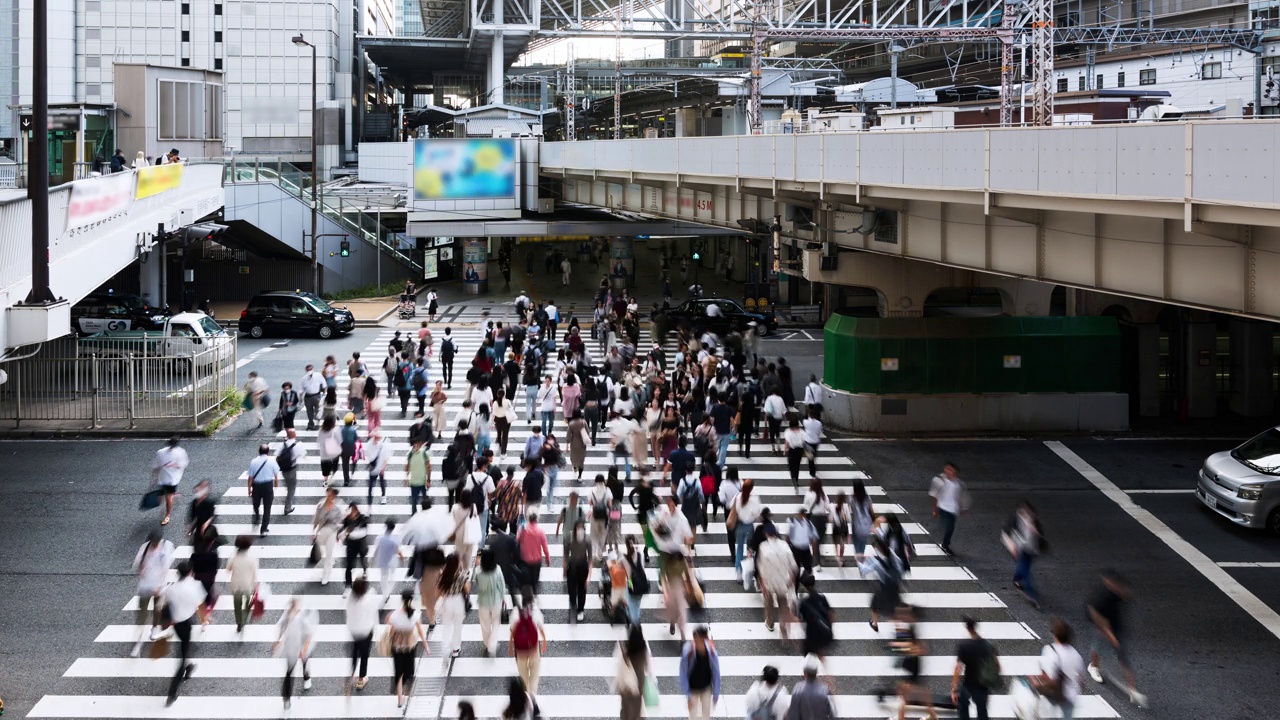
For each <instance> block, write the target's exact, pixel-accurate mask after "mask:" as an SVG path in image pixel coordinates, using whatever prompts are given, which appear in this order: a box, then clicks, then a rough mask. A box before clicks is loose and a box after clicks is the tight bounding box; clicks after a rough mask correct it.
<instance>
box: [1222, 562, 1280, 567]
mask: <svg viewBox="0 0 1280 720" xmlns="http://www.w3.org/2000/svg"><path fill="white" fill-rule="evenodd" d="M1218 567H1220V568H1280V562H1220V563H1218Z"/></svg>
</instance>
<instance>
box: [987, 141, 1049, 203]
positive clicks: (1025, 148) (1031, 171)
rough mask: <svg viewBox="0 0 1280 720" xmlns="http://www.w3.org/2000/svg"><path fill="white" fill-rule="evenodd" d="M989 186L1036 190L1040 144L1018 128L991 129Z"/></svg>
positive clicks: (1002, 189)
mask: <svg viewBox="0 0 1280 720" xmlns="http://www.w3.org/2000/svg"><path fill="white" fill-rule="evenodd" d="M990 133H991V189H992V190H1000V191H1004V192H1010V191H1013V192H1019V191H1021V192H1036V191H1037V190H1038V189H1039V187H1040V164H1039V161H1040V155H1039V152H1038V150H1039V147H1040V143H1039V141H1038V139H1037V137H1036V136H1037V135H1041V134H1043V133H1029V132H1023V131H1021V130H991V131H990Z"/></svg>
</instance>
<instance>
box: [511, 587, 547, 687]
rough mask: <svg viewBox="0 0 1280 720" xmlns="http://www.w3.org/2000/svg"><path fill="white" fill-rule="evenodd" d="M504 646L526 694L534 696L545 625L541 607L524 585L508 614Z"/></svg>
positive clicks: (544, 648) (545, 638)
mask: <svg viewBox="0 0 1280 720" xmlns="http://www.w3.org/2000/svg"><path fill="white" fill-rule="evenodd" d="M507 646H508V647H509V648H510V652H511V655H512V657H514V658H515V659H516V672H517V673H518V674H519V675H520V680H521V681H523V682H524V686H525V688H527V689H528V691H529V694H530V695H534V696H536V695H537V694H538V680H539V673H540V671H541V668H542V655H543V653H545V652H546V651H547V629H546V626H545V625H544V624H543V621H542V611H541V610H539V609H538V608H537V607H535V606H534V604H533V591H532V590H531V589H530V588H528V587H526V588H524V589H523V590H521V591H520V609H519V610H518V611H517V612H516V614H515V616H514V617H512V618H511V639H510V642H508V643H507Z"/></svg>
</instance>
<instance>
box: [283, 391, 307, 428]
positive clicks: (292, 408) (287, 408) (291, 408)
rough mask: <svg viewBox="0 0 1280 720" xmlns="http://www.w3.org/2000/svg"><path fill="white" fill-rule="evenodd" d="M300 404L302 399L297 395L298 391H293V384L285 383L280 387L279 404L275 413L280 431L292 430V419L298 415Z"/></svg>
mask: <svg viewBox="0 0 1280 720" xmlns="http://www.w3.org/2000/svg"><path fill="white" fill-rule="evenodd" d="M301 404H302V398H301V396H299V395H298V391H297V390H294V389H293V383H291V382H288V381H285V382H284V384H282V385H281V386H280V404H279V410H278V412H277V414H278V416H279V418H280V428H281V429H286V428H288V429H292V428H293V418H294V416H296V415H297V414H298V408H299V406H300V405H301Z"/></svg>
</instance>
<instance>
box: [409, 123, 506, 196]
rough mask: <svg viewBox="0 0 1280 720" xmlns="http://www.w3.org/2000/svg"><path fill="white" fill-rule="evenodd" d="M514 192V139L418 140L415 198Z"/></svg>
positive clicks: (414, 152) (414, 154)
mask: <svg viewBox="0 0 1280 720" xmlns="http://www.w3.org/2000/svg"><path fill="white" fill-rule="evenodd" d="M515 195H516V144H515V141H514V140H510V139H498V140H489V139H474V140H462V139H457V140H451V139H434V138H420V139H418V140H416V141H415V143H414V147H413V197H414V199H415V200H473V199H478V198H510V197H515Z"/></svg>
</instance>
